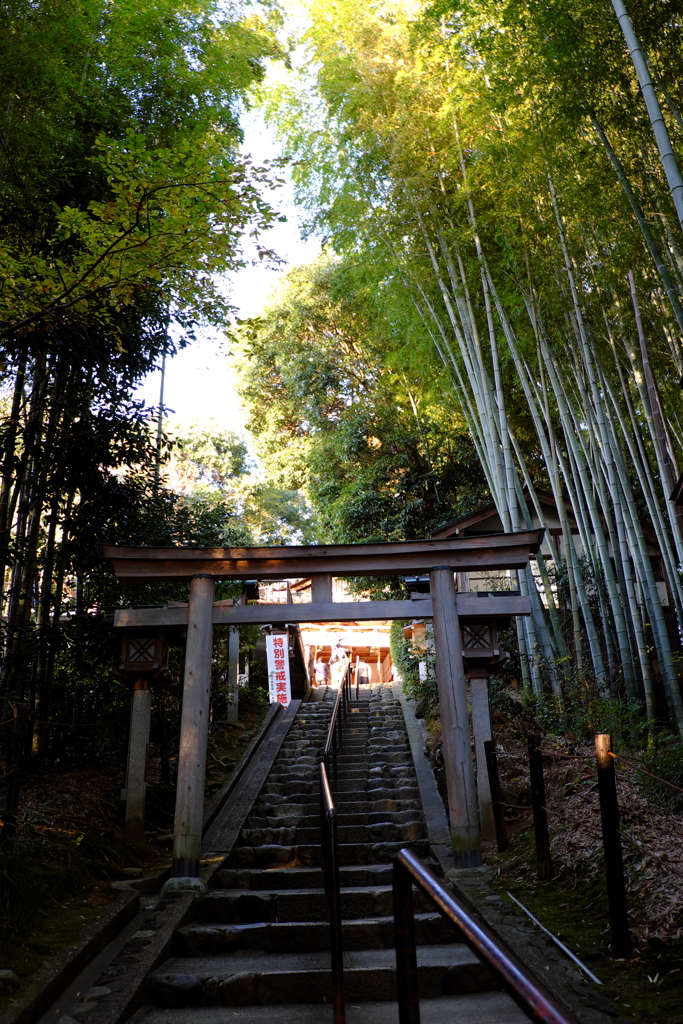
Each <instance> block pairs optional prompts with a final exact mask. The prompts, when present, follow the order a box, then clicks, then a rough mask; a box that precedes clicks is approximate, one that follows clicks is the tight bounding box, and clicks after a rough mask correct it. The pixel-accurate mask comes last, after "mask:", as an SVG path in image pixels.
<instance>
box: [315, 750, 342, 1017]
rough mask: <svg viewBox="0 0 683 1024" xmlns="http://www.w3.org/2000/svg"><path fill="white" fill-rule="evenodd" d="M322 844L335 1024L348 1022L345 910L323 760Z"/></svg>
mask: <svg viewBox="0 0 683 1024" xmlns="http://www.w3.org/2000/svg"><path fill="white" fill-rule="evenodd" d="M320 831H321V834H320V845H321V852H322V861H323V876H324V879H325V906H326V913H327V920H328V921H329V922H330V967H331V973H332V1011H333V1020H334V1024H344V1022H345V1018H346V1010H345V1000H344V952H343V948H342V911H341V891H340V883H339V840H338V835H337V812H336V810H335V807H334V802H333V800H332V793H331V792H330V785H329V779H328V777H327V772H326V771H325V763H324V762H323V761H321V763H320Z"/></svg>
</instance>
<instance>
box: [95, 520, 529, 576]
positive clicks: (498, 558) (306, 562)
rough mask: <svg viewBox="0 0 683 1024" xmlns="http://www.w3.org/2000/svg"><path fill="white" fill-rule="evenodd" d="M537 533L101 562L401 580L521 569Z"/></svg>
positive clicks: (137, 553)
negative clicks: (436, 571) (437, 570)
mask: <svg viewBox="0 0 683 1024" xmlns="http://www.w3.org/2000/svg"><path fill="white" fill-rule="evenodd" d="M542 537H543V531H542V530H529V531H525V532H524V533H501V534H495V535H493V536H490V537H457V538H453V539H449V540H411V541H398V542H391V541H390V542H386V543H381V544H331V545H329V544H328V545H325V544H320V545H311V546H306V547H303V546H301V547H294V546H293V547H277V548H140V547H116V546H113V545H109V544H106V545H104V546H103V547H102V549H101V551H102V556H103V557H104V558H105V559H106V560H107V561H108V562H111V565H112V568H113V569H114V572H115V573H116V575H117V576H118V578H119V579H122V580H136V579H137V580H144V581H146V582H147V581H148V582H151V581H171V580H189V579H192V577H193V576H199V575H203V576H212V577H213V578H214V579H217V580H227V579H235V580H240V579H242V580H259V579H261V580H262V579H267V580H275V579H289V578H292V577H299V578H301V577H307V576H312V575H315V574H317V573H331V574H332V575H333V576H401V575H412V574H414V573H424V572H429V571H430V570H431V569H432V568H433V567H434V566H437V565H438V566H449V567H450V568H452V569H453V571H454V572H476V571H477V570H482V569H522V568H524V566H525V565H526V563H527V562H528V560H529V556H530V555H532V554H535V552H536V551H538V548H539V547H540V544H541V540H542Z"/></svg>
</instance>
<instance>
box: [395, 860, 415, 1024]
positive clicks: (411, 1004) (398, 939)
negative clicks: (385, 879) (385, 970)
mask: <svg viewBox="0 0 683 1024" xmlns="http://www.w3.org/2000/svg"><path fill="white" fill-rule="evenodd" d="M392 888H393V900H394V942H395V945H396V988H397V995H398V1022H399V1024H420V990H419V988H418V974H417V952H416V949H415V908H414V901H413V880H412V877H411V875H410V872H409V871H408V870H407V869H406V868H405V867H404V866H403V864H401V862H400V861H399V860H394V865H393V869H392Z"/></svg>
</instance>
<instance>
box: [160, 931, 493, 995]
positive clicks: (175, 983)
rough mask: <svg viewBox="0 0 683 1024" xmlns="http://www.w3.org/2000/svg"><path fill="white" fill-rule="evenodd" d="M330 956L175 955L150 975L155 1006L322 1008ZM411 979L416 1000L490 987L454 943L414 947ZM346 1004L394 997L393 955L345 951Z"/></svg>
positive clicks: (380, 951)
mask: <svg viewBox="0 0 683 1024" xmlns="http://www.w3.org/2000/svg"><path fill="white" fill-rule="evenodd" d="M329 961H330V958H329V954H328V953H327V952H325V951H320V952H314V953H294V954H283V953H271V954H266V955H263V956H259V955H257V954H255V955H252V954H248V953H244V954H242V955H240V956H237V957H229V958H228V957H177V958H173V959H171V960H168V961H167V962H166V964H164V966H163V967H162V968H161V969H160V970H158V971H156V972H155V973H154V974H152V975H151V977H150V979H149V992H150V997H151V1002H152V1003H153V1005H155V1006H159V1007H163V1006H172V1007H177V1006H200V1005H202V1004H203V1003H208V1004H211V1003H214V1004H218V1003H220V1004H222V1005H223V1006H244V1005H251V1006H254V1005H260V1006H263V1005H266V1004H269V1003H325V1002H328V1001H329V998H330V984H331V976H330V963H329ZM417 964H418V977H419V986H420V996H421V998H422V999H434V998H437V997H438V996H443V995H455V994H458V993H467V992H472V991H479V992H482V991H490V990H493V989H495V988H496V985H495V982H494V979H493V977H492V976H491V974H490V972H489V971H488V969H487V968H486V967H485V966H484V965H483V964H482V963H480V962H479V960H477V958H476V957H475V956H474V954H473V953H471V952H470V950H469V949H468V948H467V947H466V946H464V945H461V944H459V943H453V944H450V945H439V946H420V947H418V950H417ZM344 991H345V994H346V998H347V1000H349V1001H351V1002H354V1001H358V1000H366V1001H369V1000H373V1001H375V1000H378V999H391V1000H395V999H396V957H395V953H394V951H393V950H391V949H363V950H350V951H347V952H345V953H344Z"/></svg>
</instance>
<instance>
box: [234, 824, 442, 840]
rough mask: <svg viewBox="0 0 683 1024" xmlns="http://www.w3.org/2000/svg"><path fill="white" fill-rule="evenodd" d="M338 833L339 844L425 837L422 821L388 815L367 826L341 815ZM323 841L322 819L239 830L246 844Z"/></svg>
mask: <svg viewBox="0 0 683 1024" xmlns="http://www.w3.org/2000/svg"><path fill="white" fill-rule="evenodd" d="M337 836H338V839H339V842H340V843H392V842H401V841H405V842H409V841H410V840H411V839H424V836H425V827H424V823H423V822H422V821H415V820H412V821H408V822H404V823H401V822H393V821H387V820H386V818H384V819H383V820H381V821H379V822H373V823H370V822H368V824H366V825H352V824H346V822H345V821H344V819H343V818H341V817H340V819H339V823H338V825H337ZM318 842H320V819H319V818H318V820H317V821H316V824H315V826H307V827H303V828H302V827H301V826H299V825H296V826H294V825H291V826H284V827H281V828H243V829H242V832H241V833H240V844H241V845H244V846H263V845H272V844H273V843H276V844H278V845H282V846H291V845H293V844H294V843H296V844H297V845H307V844H309V843H318Z"/></svg>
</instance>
